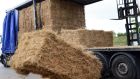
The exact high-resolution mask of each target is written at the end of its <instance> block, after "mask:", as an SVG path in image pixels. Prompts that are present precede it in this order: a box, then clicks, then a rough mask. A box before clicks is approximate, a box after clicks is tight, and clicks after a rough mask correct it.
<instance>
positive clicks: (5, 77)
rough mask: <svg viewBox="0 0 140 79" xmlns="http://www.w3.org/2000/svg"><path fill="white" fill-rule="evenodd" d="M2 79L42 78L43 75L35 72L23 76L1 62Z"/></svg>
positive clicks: (0, 73)
mask: <svg viewBox="0 0 140 79" xmlns="http://www.w3.org/2000/svg"><path fill="white" fill-rule="evenodd" d="M0 79H42V78H41V76H39V75H35V74H29V75H28V76H23V75H19V74H17V73H16V72H15V71H14V70H13V69H11V68H4V67H3V65H2V64H1V63H0Z"/></svg>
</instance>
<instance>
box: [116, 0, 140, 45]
mask: <svg viewBox="0 0 140 79" xmlns="http://www.w3.org/2000/svg"><path fill="white" fill-rule="evenodd" d="M117 9H118V17H119V19H125V20H126V24H125V28H126V34H127V44H128V45H129V46H130V45H133V43H134V42H136V43H137V44H138V45H140V39H139V22H138V12H139V11H138V6H137V4H136V0H117Z"/></svg>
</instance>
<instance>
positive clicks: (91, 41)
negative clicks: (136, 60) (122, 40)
mask: <svg viewBox="0 0 140 79" xmlns="http://www.w3.org/2000/svg"><path fill="white" fill-rule="evenodd" d="M60 36H61V37H62V38H63V39H64V40H65V41H67V42H68V43H70V44H73V45H80V46H82V47H84V48H92V47H111V46H113V33H112V32H111V31H108V32H107V31H106V32H105V31H102V30H85V29H79V30H62V31H61V34H60Z"/></svg>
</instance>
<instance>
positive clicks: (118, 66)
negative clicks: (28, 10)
mask: <svg viewBox="0 0 140 79" xmlns="http://www.w3.org/2000/svg"><path fill="white" fill-rule="evenodd" d="M134 62H135V60H134V59H133V57H132V56H131V55H130V56H129V57H128V56H126V55H119V56H117V57H115V58H114V60H113V61H112V64H111V71H112V74H113V75H114V77H115V78H116V79H136V73H137V72H136V66H135V64H134Z"/></svg>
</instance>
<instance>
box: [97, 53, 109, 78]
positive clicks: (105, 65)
mask: <svg viewBox="0 0 140 79" xmlns="http://www.w3.org/2000/svg"><path fill="white" fill-rule="evenodd" d="M95 55H96V56H97V57H98V58H99V60H100V61H101V62H102V64H103V69H102V76H108V75H109V73H108V72H109V64H108V63H109V59H108V57H107V56H106V55H104V54H102V53H100V52H96V53H95Z"/></svg>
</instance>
